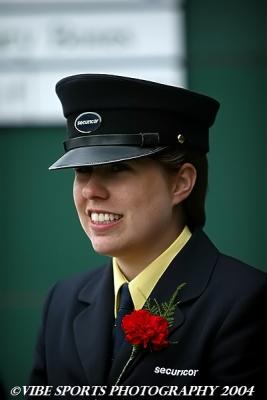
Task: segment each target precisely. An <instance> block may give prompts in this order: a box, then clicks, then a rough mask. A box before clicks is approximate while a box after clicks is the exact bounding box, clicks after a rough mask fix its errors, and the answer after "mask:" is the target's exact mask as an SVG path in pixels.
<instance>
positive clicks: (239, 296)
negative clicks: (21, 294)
mask: <svg viewBox="0 0 267 400" xmlns="http://www.w3.org/2000/svg"><path fill="white" fill-rule="evenodd" d="M183 282H185V283H186V286H185V287H184V288H183V289H182V290H181V291H180V292H179V295H178V296H179V299H180V303H179V305H178V307H177V308H176V311H175V316H174V320H175V323H174V326H173V327H172V328H171V331H170V335H169V340H170V341H171V342H176V343H173V344H170V345H169V346H168V347H167V348H165V349H163V350H160V351H153V352H151V351H146V350H144V351H140V352H139V353H138V354H137V356H136V358H135V359H134V360H133V362H132V363H131V364H130V365H129V367H128V368H127V370H126V371H125V373H124V375H123V376H122V379H121V381H120V385H129V386H136V385H137V386H142V385H148V386H154V385H157V386H177V387H178V388H179V390H180V388H183V387H184V386H186V387H188V388H190V387H191V386H192V385H218V386H219V389H218V390H225V389H223V387H224V386H230V387H232V386H239V387H241V386H247V387H248V388H250V387H251V386H255V388H254V393H253V396H252V397H251V396H248V397H246V396H245V395H244V396H242V398H243V399H245V398H248V399H255V398H261V400H262V399H263V398H264V397H261V396H260V392H261V390H263V388H262V386H263V382H264V380H265V379H266V377H267V351H266V349H267V345H266V342H267V313H266V306H267V275H266V274H265V273H263V272H261V271H259V270H257V269H255V268H253V267H250V266H248V265H246V264H244V263H242V262H240V261H237V260H235V259H233V258H231V257H228V256H225V255H223V254H221V253H220V252H219V251H218V250H217V248H216V247H215V246H214V245H213V244H212V243H211V241H210V240H209V239H208V237H207V236H206V234H205V233H204V232H203V231H202V230H197V231H196V232H195V233H193V235H192V237H191V239H190V240H189V242H188V243H187V244H186V245H185V247H184V248H183V249H182V250H181V252H180V253H179V254H178V255H177V256H176V257H175V259H174V260H173V261H172V263H171V264H170V266H169V267H168V268H167V270H166V272H165V273H164V274H163V276H162V277H161V278H160V280H159V282H158V283H157V285H156V286H155V288H154V289H153V292H152V294H151V297H150V298H152V299H153V298H155V299H157V300H158V302H159V303H161V302H164V301H166V300H168V299H169V298H170V297H171V295H172V294H173V292H174V291H175V289H176V287H177V286H178V285H179V284H181V283H183ZM113 324H114V288H113V275H112V267H111V263H110V264H108V265H106V266H104V267H102V268H98V269H96V270H93V271H89V272H86V273H82V274H79V275H77V276H75V277H72V278H68V279H66V280H64V281H62V282H59V283H57V284H56V285H55V286H54V287H53V288H52V290H51V291H50V293H49V295H48V297H47V300H46V303H45V307H44V312H43V321H42V327H41V330H40V335H39V338H38V342H37V347H36V354H35V360H34V365H33V369H32V373H31V377H30V384H31V385H52V386H53V387H56V386H58V385H70V386H76V385H80V386H82V385H89V386H95V385H102V386H104V385H107V386H108V385H114V384H115V382H116V379H117V378H118V376H119V375H120V372H121V370H122V368H123V366H124V365H125V364H126V362H127V360H128V358H129V356H130V352H131V345H130V344H129V343H126V342H125V344H123V345H122V348H121V350H120V351H119V354H118V356H117V357H116V359H115V360H114V361H113V363H112V361H111V354H112V330H113ZM233 390H236V389H233ZM174 397H176V396H174ZM156 398H157V397H156ZM226 398H228V397H226ZM229 398H230V397H229ZM231 398H233V397H231Z"/></svg>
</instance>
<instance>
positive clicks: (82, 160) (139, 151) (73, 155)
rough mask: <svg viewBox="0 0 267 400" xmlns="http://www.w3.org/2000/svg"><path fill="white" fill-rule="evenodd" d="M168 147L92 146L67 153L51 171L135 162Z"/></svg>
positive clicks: (53, 165)
mask: <svg viewBox="0 0 267 400" xmlns="http://www.w3.org/2000/svg"><path fill="white" fill-rule="evenodd" d="M165 148H166V147H156V148H143V147H133V146H90V147H78V148H76V149H72V150H70V151H68V152H67V153H65V154H64V155H63V156H62V157H61V158H59V159H58V160H57V161H56V162H55V163H54V164H52V165H51V166H50V167H49V169H50V170H54V169H64V168H76V167H82V166H87V165H88V166H89V165H102V164H110V163H114V162H119V161H124V160H133V159H135V158H141V157H146V156H150V155H152V154H155V153H158V152H160V151H162V150H164V149H165Z"/></svg>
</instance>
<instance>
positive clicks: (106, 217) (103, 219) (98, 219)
mask: <svg viewBox="0 0 267 400" xmlns="http://www.w3.org/2000/svg"><path fill="white" fill-rule="evenodd" d="M120 218H121V215H119V214H108V213H105V214H104V213H96V212H92V213H91V220H92V221H93V222H95V223H104V224H108V223H109V222H112V221H114V220H115V221H116V220H118V219H120Z"/></svg>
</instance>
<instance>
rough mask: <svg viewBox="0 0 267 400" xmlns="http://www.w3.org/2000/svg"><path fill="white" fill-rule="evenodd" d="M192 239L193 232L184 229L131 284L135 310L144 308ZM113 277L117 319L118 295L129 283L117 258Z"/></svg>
mask: <svg viewBox="0 0 267 400" xmlns="http://www.w3.org/2000/svg"><path fill="white" fill-rule="evenodd" d="M190 237H191V232H190V230H189V228H188V227H187V226H185V227H184V229H183V231H182V232H181V234H180V235H179V236H178V238H177V239H176V240H175V241H174V242H173V243H172V244H171V245H170V246H169V247H168V248H167V249H166V250H165V251H164V252H163V253H162V254H160V255H159V256H158V257H157V258H156V259H155V260H154V261H152V262H151V263H150V264H149V265H148V266H147V267H146V268H145V269H144V270H143V271H142V272H140V274H138V275H137V276H136V277H135V278H134V279H133V280H131V281H130V282H129V291H130V294H131V297H132V300H133V303H134V308H135V310H139V309H141V308H142V307H143V305H144V304H145V302H146V300H147V299H148V297H149V296H150V293H151V292H152V290H153V289H154V287H155V286H156V284H157V282H158V280H159V279H160V277H161V276H162V274H163V273H164V272H165V271H166V269H167V268H168V266H169V265H170V263H171V262H172V260H173V259H174V257H175V256H176V255H177V254H178V253H179V251H181V250H182V248H183V247H184V245H185V244H186V243H187V242H188V240H189V239H190ZM112 261H113V277H114V291H115V310H114V312H115V317H116V315H117V309H118V301H119V299H118V293H119V290H120V287H121V286H122V285H123V284H124V283H125V282H127V283H128V281H127V279H126V278H125V276H124V275H123V273H122V272H121V270H120V268H119V266H118V263H117V261H116V258H113V260H112Z"/></svg>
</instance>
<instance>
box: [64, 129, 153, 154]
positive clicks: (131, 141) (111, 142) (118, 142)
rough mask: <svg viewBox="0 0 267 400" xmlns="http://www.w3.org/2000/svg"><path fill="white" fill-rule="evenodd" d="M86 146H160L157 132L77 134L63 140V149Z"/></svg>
mask: <svg viewBox="0 0 267 400" xmlns="http://www.w3.org/2000/svg"><path fill="white" fill-rule="evenodd" d="M88 146H137V147H157V146H160V138H159V134H158V133H136V134H124V133H118V134H107V135H90V136H79V137H77V138H72V139H69V140H66V141H65V142H64V148H65V151H69V150H72V149H76V148H78V147H88Z"/></svg>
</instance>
